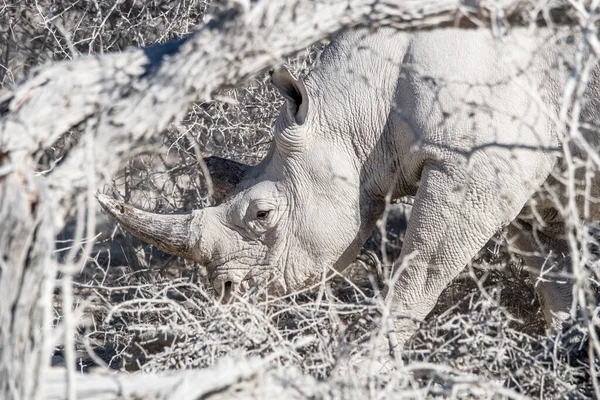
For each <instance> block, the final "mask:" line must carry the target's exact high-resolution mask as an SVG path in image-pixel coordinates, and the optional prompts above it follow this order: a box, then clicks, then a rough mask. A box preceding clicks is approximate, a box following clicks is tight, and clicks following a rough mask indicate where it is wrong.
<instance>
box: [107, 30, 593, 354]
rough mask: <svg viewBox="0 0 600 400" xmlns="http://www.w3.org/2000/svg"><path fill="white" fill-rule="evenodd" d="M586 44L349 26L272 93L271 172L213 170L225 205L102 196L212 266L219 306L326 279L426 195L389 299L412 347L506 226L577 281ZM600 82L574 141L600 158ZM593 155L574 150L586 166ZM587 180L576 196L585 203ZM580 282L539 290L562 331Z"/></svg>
mask: <svg viewBox="0 0 600 400" xmlns="http://www.w3.org/2000/svg"><path fill="white" fill-rule="evenodd" d="M582 40H583V39H582V38H581V37H579V36H577V35H575V36H574V35H573V34H572V32H570V31H568V30H564V29H563V30H560V29H559V30H549V29H542V28H540V29H537V30H536V31H535V32H531V31H529V30H527V29H519V28H514V29H511V30H510V32H508V33H506V34H505V35H503V36H501V37H497V36H495V35H494V34H493V33H492V32H490V31H489V30H486V29H472V30H461V29H444V30H430V31H416V32H401V31H396V30H393V29H391V28H380V29H377V30H373V29H355V30H350V31H347V32H344V33H341V34H339V35H338V36H336V37H335V38H334V39H332V41H331V43H330V44H329V45H327V47H326V48H325V49H324V50H323V52H322V53H321V55H320V58H319V62H318V64H317V66H316V67H315V68H314V69H313V70H312V71H311V72H310V73H309V74H308V76H307V77H306V78H305V79H302V80H298V79H296V78H294V77H293V76H292V75H291V74H290V73H289V72H288V71H287V70H286V69H284V68H281V67H280V68H277V69H275V71H274V72H273V73H272V83H273V84H274V85H275V86H276V87H277V88H278V89H279V91H280V93H281V95H282V96H283V98H284V99H285V102H284V106H283V107H282V109H281V112H280V114H279V116H278V118H277V120H276V123H275V128H274V130H275V132H274V140H273V143H272V145H271V147H270V150H269V151H268V154H267V155H266V157H265V159H264V160H262V162H260V163H259V164H258V165H256V166H247V165H244V164H240V163H237V162H234V161H231V160H226V159H221V158H216V157H210V158H208V159H207V160H206V163H207V165H208V167H209V170H210V171H211V174H212V181H213V184H214V187H215V194H216V197H218V198H219V201H218V204H217V205H215V206H212V207H207V208H204V209H200V210H195V211H192V212H188V213H179V214H173V215H166V214H155V213H150V212H146V211H142V210H139V209H136V208H135V207H133V206H131V205H129V204H125V203H123V202H120V201H117V200H115V199H112V198H109V197H107V196H105V195H100V196H99V197H98V200H99V202H100V204H101V205H102V207H103V208H104V210H105V211H106V212H107V213H108V214H110V215H111V216H112V218H114V219H115V220H116V221H118V223H119V224H120V225H121V226H122V227H123V228H125V229H126V230H128V231H129V232H131V233H132V234H133V235H135V236H137V237H139V238H141V239H142V240H144V241H147V242H149V243H151V244H153V245H155V246H157V247H159V248H160V249H162V250H164V251H165V252H167V253H171V254H174V255H178V256H181V257H185V258H187V259H190V260H196V261H198V262H199V263H202V264H204V265H205V266H206V267H207V269H208V271H209V277H210V279H211V281H212V285H214V287H215V289H216V290H217V291H218V292H219V293H220V294H221V295H223V294H226V293H232V292H234V291H243V290H246V289H248V288H249V287H252V286H257V285H259V286H263V287H269V288H270V290H271V291H272V292H273V293H289V292H293V291H296V290H299V289H302V288H305V287H307V286H309V285H312V284H315V283H316V282H318V281H319V280H320V279H322V277H323V276H324V271H325V272H327V271H329V270H331V269H335V270H341V269H343V268H345V267H346V266H347V265H348V264H349V263H351V262H352V261H353V260H354V258H355V256H356V254H357V252H358V251H359V249H360V247H361V245H362V244H363V243H364V242H365V240H366V239H367V238H368V237H369V235H370V234H371V233H372V231H373V229H374V227H375V224H376V221H377V219H378V217H379V216H380V215H381V214H382V211H383V210H384V208H385V207H386V198H388V199H389V198H398V197H401V196H414V207H413V210H412V215H411V218H410V221H409V223H408V227H407V231H406V236H405V241H404V244H403V247H402V251H401V255H400V258H399V259H398V260H397V261H396V263H395V265H394V273H393V275H392V276H391V277H390V280H389V282H388V287H387V296H389V297H388V299H389V300H390V304H392V310H391V311H392V315H393V316H394V318H395V329H396V336H397V341H398V344H399V345H402V344H403V343H405V341H406V340H407V339H409V338H410V336H411V335H412V333H413V332H414V331H415V329H416V328H417V326H418V323H419V321H422V320H423V319H424V318H425V316H426V315H427V314H428V313H429V312H430V310H431V309H432V308H433V307H434V305H435V303H436V301H437V298H438V296H439V295H440V293H441V292H442V290H443V289H444V288H445V287H446V286H447V285H448V283H449V282H450V281H451V280H452V279H453V278H454V277H455V276H456V275H457V274H458V273H459V272H460V271H461V270H462V269H463V268H464V266H465V265H466V264H467V263H468V262H469V261H470V260H471V259H472V258H473V257H474V256H475V255H476V254H477V252H478V251H479V250H480V249H481V248H482V247H483V246H484V245H485V244H486V242H487V241H488V240H489V239H490V238H491V237H493V236H494V235H495V234H496V233H497V232H499V230H501V229H503V228H505V227H508V234H507V235H508V241H509V242H510V244H511V246H512V248H513V249H515V250H516V251H518V252H519V254H521V256H522V258H523V260H524V262H525V264H526V265H527V266H529V267H530V268H532V269H533V270H537V271H539V270H541V269H542V268H549V264H550V263H553V264H552V265H553V267H554V266H555V265H556V268H563V271H566V272H568V270H569V268H570V267H569V257H568V254H569V246H568V244H567V240H566V237H565V220H564V217H563V215H564V213H562V212H558V211H557V205H559V204H568V203H567V199H568V196H566V193H567V191H566V190H565V187H564V185H563V184H564V183H565V182H567V181H566V180H563V179H562V178H561V176H562V175H561V173H562V172H563V171H564V170H565V165H566V163H565V162H564V157H562V156H561V155H562V153H563V152H564V150H565V142H564V140H563V139H562V138H563V137H564V132H563V129H564V127H563V124H562V123H561V121H564V120H565V118H571V117H572V115H571V113H570V112H562V111H561V110H562V109H563V93H564V89H565V87H566V85H567V82H568V80H569V79H572V78H573V76H575V75H573V70H574V65H575V64H574V63H575V62H576V60H577V58H576V53H577V51H576V49H577V46H578V44H579V43H582ZM579 54H583V56H584V57H585V56H586V54H587V53H586V52H585V51H582V52H580V53H579ZM597 75H598V74H597V69H595V68H594V69H592V72H591V74H590V79H589V82H588V85H587V89H586V90H585V92H584V93H583V96H584V98H583V100H582V101H581V102H580V103H579V107H580V108H581V110H580V114H578V115H579V116H580V117H581V118H580V120H581V121H583V122H585V124H584V123H583V122H582V123H581V126H580V129H579V130H578V131H577V132H580V133H582V134H583V136H581V138H580V139H581V140H587V142H585V143H587V145H586V146H587V147H589V148H597V147H596V146H597V145H598V142H599V140H598V135H597V134H593V129H594V128H593V126H594V125H595V124H596V123H597V121H598V116H599V115H598V110H600V107H599V104H598V102H599V100H600V98H599V96H598V93H600V92H599V91H598V82H599V80H598V79H597V78H598V77H597ZM568 99H571V97H569V98H568ZM565 104H569V103H565ZM561 118H562V119H561ZM586 124H587V125H586ZM585 127H587V128H585ZM584 128H585V129H584ZM582 143H583V142H582ZM586 146H576V145H573V144H572V145H570V146H566V147H568V148H569V154H570V156H571V158H573V159H575V158H579V159H582V160H587V159H588V157H587V155H586V153H585V151H584V150H582V149H584V148H586ZM580 165H583V166H585V162H583V163H580ZM584 170H585V168H579V167H578V168H577V170H576V171H574V172H573V173H574V175H573V177H575V178H578V179H579V178H580V177H581V176H583V175H581V174H582V173H584ZM582 182H584V183H585V182H586V180H585V179H583V180H582ZM587 182H588V184H590V185H591V186H589V187H587V189H586V190H587V191H588V192H587V193H588V196H587V198H589V199H592V201H591V202H587V204H584V203H585V201H584V197H585V196H582V195H579V194H581V193H583V192H579V194H578V195H577V196H576V200H577V201H576V203H573V204H574V207H575V208H577V209H578V210H579V212H580V213H581V215H582V216H583V215H585V216H586V218H587V219H589V220H590V221H593V220H598V217H599V216H600V214H599V213H600V208H599V207H598V204H597V201H594V199H598V195H599V194H600V193H598V188H599V186H598V178H597V176H596V175H594V174H592V175H591V176H587ZM579 183H581V182H579V181H574V183H573V185H574V186H572V189H573V188H574V189H576V190H580V189H581V190H583V189H582V188H583V186H581V185H579ZM584 211H585V214H584ZM548 254H554V255H556V256H555V257H550V259H549V257H548V256H547V255H548ZM572 287H573V284H572V281H571V280H569V279H553V278H551V277H550V278H545V279H543V280H539V282H538V284H537V288H538V289H539V295H540V299H541V302H542V303H543V306H544V314H545V316H546V318H547V320H548V322H549V323H550V324H553V325H554V326H556V324H560V321H561V320H563V319H564V318H565V317H566V316H567V315H568V314H569V311H570V309H571V303H572V298H573V296H572Z"/></svg>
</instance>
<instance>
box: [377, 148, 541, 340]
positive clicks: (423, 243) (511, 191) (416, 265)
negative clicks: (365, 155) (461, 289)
mask: <svg viewBox="0 0 600 400" xmlns="http://www.w3.org/2000/svg"><path fill="white" fill-rule="evenodd" d="M541 157H542V158H540V156H536V155H534V154H530V155H529V156H527V161H524V162H525V165H528V167H529V168H528V169H527V170H529V171H531V172H526V171H527V170H525V171H524V170H523V169H521V168H522V166H523V164H520V163H519V162H518V160H516V159H515V157H514V154H513V157H510V154H507V153H505V152H503V151H498V152H490V153H485V152H479V153H475V154H472V155H471V157H470V159H469V160H468V163H467V160H458V162H446V163H442V162H440V163H438V162H431V163H429V164H427V165H426V167H425V168H424V170H423V173H422V178H421V184H420V187H419V189H418V191H417V194H416V196H415V202H414V207H413V211H412V214H411V219H410V221H409V224H408V228H407V232H406V239H405V242H404V245H403V248H402V253H401V255H400V258H399V260H398V262H397V264H396V265H395V271H394V275H393V278H392V282H391V283H390V292H389V294H388V296H392V297H391V299H390V300H391V307H392V310H391V311H392V315H393V316H394V318H395V320H394V321H395V323H394V325H395V329H396V337H397V339H398V342H397V344H396V345H397V346H399V347H402V346H403V345H404V343H405V342H406V341H407V340H408V339H409V338H410V337H411V336H412V335H413V333H414V332H415V330H416V328H417V326H418V324H419V322H421V321H422V320H423V319H424V318H425V317H426V316H427V314H428V313H429V312H430V311H431V309H432V308H433V307H434V306H435V304H436V302H437V299H438V297H439V295H440V294H441V292H442V291H443V290H444V288H445V287H446V286H447V285H448V284H449V283H450V281H451V280H452V279H453V278H454V277H455V276H456V275H457V274H458V273H459V272H460V271H461V270H462V269H463V268H464V266H465V265H466V264H467V263H468V262H469V261H470V260H471V259H472V258H473V257H474V256H475V255H476V254H477V252H478V251H479V250H480V249H481V248H482V247H483V246H484V245H485V243H486V242H487V241H488V240H489V239H490V238H491V237H492V236H493V235H494V234H495V233H496V232H497V231H498V230H499V229H500V228H501V227H503V226H504V225H506V224H508V223H509V222H510V221H512V220H513V219H515V218H516V217H517V215H518V214H519V211H520V210H521V209H522V207H523V205H524V204H525V203H526V201H527V200H528V199H529V198H530V197H531V195H532V194H533V192H534V191H535V189H536V188H537V187H539V185H540V184H541V183H542V182H543V180H544V179H545V176H547V173H549V171H550V167H549V166H545V159H544V158H543V156H541ZM516 158H517V159H518V158H519V157H516ZM513 163H514V164H513ZM536 168H537V169H536ZM544 169H545V170H546V172H547V173H546V172H544ZM540 172H542V174H540ZM392 345H394V344H392Z"/></svg>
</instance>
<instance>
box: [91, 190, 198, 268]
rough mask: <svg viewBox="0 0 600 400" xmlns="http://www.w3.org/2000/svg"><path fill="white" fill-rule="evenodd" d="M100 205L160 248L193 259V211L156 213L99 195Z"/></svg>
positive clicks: (123, 225)
mask: <svg viewBox="0 0 600 400" xmlns="http://www.w3.org/2000/svg"><path fill="white" fill-rule="evenodd" d="M98 201H99V203H100V205H101V206H102V208H104V210H105V211H106V212H107V213H108V214H110V215H111V216H112V217H113V218H114V219H115V220H116V221H117V222H118V223H119V225H121V227H123V228H124V229H125V230H126V231H128V232H130V233H131V234H132V235H134V236H135V237H137V238H139V239H141V240H143V241H145V242H148V243H150V244H152V245H154V246H156V247H158V248H159V249H161V250H162V251H164V252H166V253H168V254H172V255H175V256H180V257H183V258H187V259H195V258H196V257H195V255H194V245H195V244H196V242H197V240H194V237H195V236H197V235H195V234H194V231H193V229H192V227H193V222H194V220H195V219H196V218H197V217H198V215H197V212H193V213H185V214H156V213H151V212H147V211H142V210H139V209H137V208H135V207H133V206H131V205H129V204H126V203H124V202H120V201H117V200H114V199H112V198H110V197H108V196H105V195H99V196H98Z"/></svg>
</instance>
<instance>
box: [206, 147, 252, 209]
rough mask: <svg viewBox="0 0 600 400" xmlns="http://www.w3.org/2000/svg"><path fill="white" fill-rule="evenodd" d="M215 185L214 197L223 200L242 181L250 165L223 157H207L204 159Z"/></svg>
mask: <svg viewBox="0 0 600 400" xmlns="http://www.w3.org/2000/svg"><path fill="white" fill-rule="evenodd" d="M204 162H205V163H206V167H207V168H208V172H209V173H210V178H211V180H212V185H213V197H214V198H215V200H216V201H217V202H218V201H221V200H222V199H224V198H225V197H227V196H228V195H229V194H230V193H231V192H232V191H233V190H234V189H235V187H236V186H237V185H238V183H240V181H241V180H242V178H243V177H244V175H245V174H246V172H247V171H248V169H250V166H249V165H246V164H242V163H239V162H237V161H233V160H228V159H226V158H221V157H215V156H211V157H207V158H205V159H204Z"/></svg>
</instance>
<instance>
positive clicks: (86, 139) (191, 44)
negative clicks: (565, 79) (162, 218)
mask: <svg viewBox="0 0 600 400" xmlns="http://www.w3.org/2000/svg"><path fill="white" fill-rule="evenodd" d="M535 5H536V4H535V2H531V1H506V2H502V3H500V2H498V3H488V2H485V1H474V0H470V1H469V0H466V1H459V0H438V1H433V0H425V1H424V0H407V1H403V2H397V1H393V0H371V1H364V0H344V1H342V0H339V1H336V0H332V1H319V2H297V3H295V2H290V1H289V0H276V1H273V0H263V1H258V2H255V3H252V5H251V6H250V2H244V1H239V2H235V3H234V5H233V7H220V8H218V9H217V12H216V13H215V15H214V16H213V19H212V21H211V22H209V23H208V24H207V25H206V26H204V27H203V28H201V29H199V30H198V31H197V32H196V33H194V34H192V35H191V36H189V37H188V38H186V39H182V40H179V41H174V42H169V43H165V44H162V45H156V46H151V47H148V48H143V49H132V50H129V51H126V52H123V53H120V54H109V55H104V56H86V57H80V58H78V59H76V60H73V61H69V62H61V63H56V64H53V65H46V66H44V67H42V68H40V69H38V70H36V71H35V72H34V73H32V74H31V76H30V77H29V78H28V80H26V81H25V82H23V83H21V84H20V85H18V86H17V87H16V88H14V90H13V91H11V92H7V93H4V94H0V217H1V219H0V235H1V237H0V238H1V240H0V243H1V245H0V252H1V253H2V254H0V292H1V293H2V296H3V298H2V302H1V303H0V304H1V306H0V377H2V379H1V380H0V398H7V399H11V398H32V399H33V398H37V397H39V396H40V394H41V393H43V388H41V386H39V385H38V382H43V380H44V365H45V361H44V360H48V359H49V349H48V346H45V345H44V343H45V342H44V339H45V336H47V335H45V333H44V330H43V329H42V327H44V328H46V327H47V326H48V324H49V323H48V307H49V302H50V294H51V288H52V286H53V283H54V282H53V280H54V277H55V262H54V260H53V257H52V250H53V240H54V237H55V236H56V233H57V231H58V229H60V228H61V227H62V225H63V221H64V219H65V216H66V215H67V214H68V213H69V212H70V210H71V208H72V207H73V204H75V200H74V199H76V198H78V197H80V196H86V195H87V196H88V201H89V197H90V196H89V193H90V192H91V191H93V190H95V188H96V187H97V185H98V186H99V185H102V184H103V183H105V182H106V181H107V180H108V179H110V178H111V177H112V176H113V174H114V173H115V172H116V171H117V170H118V168H119V167H120V166H121V165H122V164H123V163H124V162H125V161H126V160H127V159H129V158H130V157H131V155H132V154H134V153H135V152H139V151H143V150H144V147H143V145H145V144H147V142H148V141H149V139H150V138H151V137H152V136H153V135H155V134H156V133H158V132H161V131H162V130H164V129H165V128H166V127H167V125H168V124H169V123H170V122H172V121H174V120H177V119H178V118H180V117H181V116H182V115H183V113H184V112H185V111H186V109H187V107H188V105H189V104H190V103H191V102H193V101H195V100H198V99H199V100H208V99H210V98H211V97H212V96H213V95H215V94H216V93H217V92H218V91H220V90H223V89H226V88H230V87H233V86H238V85H240V84H241V83H243V82H244V81H246V80H247V79H249V78H250V77H252V76H254V75H255V74H257V73H259V72H260V71H262V70H264V69H266V68H269V67H271V66H272V65H274V64H276V63H279V62H280V60H281V59H282V57H284V56H287V55H290V54H293V53H296V52H298V51H299V50H302V49H304V48H305V47H306V46H308V45H310V44H312V43H314V42H317V41H319V40H321V39H323V38H326V37H329V36H331V35H332V34H334V33H335V32H337V31H339V30H341V29H344V28H348V27H354V26H358V25H369V26H378V25H392V26H394V27H396V28H398V29H412V28H431V27H436V26H445V25H461V26H476V25H492V26H493V27H496V28H502V26H504V24H507V23H510V22H514V23H528V22H531V21H534V20H536V19H537V12H536V11H535V10H536V8H535ZM77 126H85V129H84V132H83V134H82V135H81V136H80V137H79V138H78V139H77V140H76V143H75V144H74V146H73V147H72V148H71V149H70V150H69V151H68V153H67V154H65V155H64V157H63V158H62V159H61V160H60V161H59V162H58V163H57V164H56V165H54V166H53V167H52V168H51V169H50V170H49V171H45V172H44V173H35V172H34V171H35V170H36V168H37V164H36V154H39V153H40V152H43V151H44V150H46V149H49V148H50V147H51V146H52V145H53V144H54V143H55V142H56V141H57V140H58V139H59V138H60V137H61V135H63V134H64V133H65V132H67V131H68V130H69V129H71V128H73V127H77ZM90 148H92V149H93V150H94V151H93V154H92V157H91V159H90ZM90 164H91V166H90ZM90 174H92V175H93V176H90ZM88 212H90V211H88ZM207 373H209V372H207ZM117 379H118V380H122V382H123V384H125V383H124V382H126V381H127V380H128V378H125V377H124V378H122V379H121V378H117ZM135 379H138V378H135ZM139 379H142V378H139ZM132 382H133V381H132ZM82 397H84V396H83V394H82Z"/></svg>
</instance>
